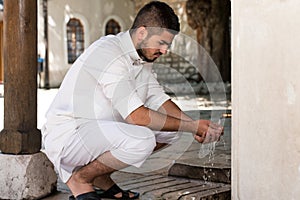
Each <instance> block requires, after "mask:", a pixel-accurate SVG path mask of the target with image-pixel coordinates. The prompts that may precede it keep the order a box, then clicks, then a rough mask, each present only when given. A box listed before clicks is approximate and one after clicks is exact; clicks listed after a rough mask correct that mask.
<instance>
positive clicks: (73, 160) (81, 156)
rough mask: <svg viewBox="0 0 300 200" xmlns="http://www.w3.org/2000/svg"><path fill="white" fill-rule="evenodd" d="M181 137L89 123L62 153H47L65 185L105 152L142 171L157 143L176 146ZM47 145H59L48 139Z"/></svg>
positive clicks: (84, 123) (80, 127)
mask: <svg viewBox="0 0 300 200" xmlns="http://www.w3.org/2000/svg"><path fill="white" fill-rule="evenodd" d="M55 130H58V128H57V127H56V128H55ZM50 134H51V133H50ZM179 137H180V133H178V132H163V131H152V130H150V129H149V128H147V127H143V126H137V125H131V124H127V123H121V122H113V121H97V120H85V121H82V122H80V124H79V125H78V127H77V129H76V131H75V132H74V133H73V134H71V135H70V137H69V138H68V142H67V143H66V144H65V146H64V147H63V148H62V150H61V152H53V148H52V150H51V152H50V151H49V152H48V153H47V148H45V150H44V151H45V153H46V154H47V156H48V157H49V159H50V160H51V161H52V162H53V163H54V165H55V167H56V169H57V171H58V172H59V175H60V177H61V179H62V181H63V182H67V181H68V179H69V178H70V177H71V175H72V173H73V172H74V170H76V169H78V168H81V167H83V166H85V165H87V164H88V163H90V162H91V161H93V160H95V159H97V158H98V157H99V156H100V155H101V154H103V153H105V152H108V151H110V152H111V154H112V155H113V156H114V157H115V158H116V159H117V160H119V161H121V162H123V163H126V164H128V165H133V166H135V167H140V166H141V165H142V164H143V163H144V162H145V160H146V159H147V158H148V157H149V156H150V155H151V153H152V152H153V149H154V147H155V146H156V142H158V143H167V144H172V143H173V142H175V141H177V140H178V139H179ZM44 142H45V143H46V145H45V147H47V143H49V142H55V141H51V139H49V140H47V138H46V139H45V141H44ZM48 146H49V145H48ZM104 164H105V163H104Z"/></svg>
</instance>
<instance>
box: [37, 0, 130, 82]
mask: <svg viewBox="0 0 300 200" xmlns="http://www.w3.org/2000/svg"><path fill="white" fill-rule="evenodd" d="M41 6H42V1H41V0H39V20H38V24H39V50H40V51H41V54H42V55H43V52H44V49H43V45H42V44H43V17H42V16H43V15H42V9H41V8H42V7H41ZM134 14H135V12H134V5H133V2H132V1H131V0H122V1H120V0H88V1H86V0H51V1H48V16H49V17H48V24H49V26H48V34H49V69H50V86H51V87H57V86H59V85H60V83H61V81H62V79H63V77H64V75H65V73H66V72H67V70H68V69H69V68H70V67H71V65H69V64H68V63H67V44H66V23H67V22H68V20H69V19H70V18H72V17H75V18H78V19H80V20H81V22H82V23H83V26H84V31H85V47H88V46H89V45H90V44H91V43H92V42H94V41H95V40H97V39H98V38H99V37H101V36H103V35H104V28H105V23H106V22H107V21H108V20H109V19H110V18H114V19H115V20H117V21H118V22H119V23H120V25H121V28H122V31H124V30H127V29H129V28H130V26H131V23H132V21H133V18H134Z"/></svg>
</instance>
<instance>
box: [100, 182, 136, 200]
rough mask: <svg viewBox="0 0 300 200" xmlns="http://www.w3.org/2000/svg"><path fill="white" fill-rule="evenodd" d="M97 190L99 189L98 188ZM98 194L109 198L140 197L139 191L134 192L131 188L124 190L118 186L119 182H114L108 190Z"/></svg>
mask: <svg viewBox="0 0 300 200" xmlns="http://www.w3.org/2000/svg"><path fill="white" fill-rule="evenodd" d="M96 192H97V190H96ZM98 196H100V197H101V198H109V199H137V198H139V196H140V194H139V193H138V192H132V191H130V190H125V191H124V190H122V189H121V188H119V186H117V184H114V185H113V186H112V187H111V188H109V189H108V190H106V191H104V192H102V191H101V193H100V192H99V193H98Z"/></svg>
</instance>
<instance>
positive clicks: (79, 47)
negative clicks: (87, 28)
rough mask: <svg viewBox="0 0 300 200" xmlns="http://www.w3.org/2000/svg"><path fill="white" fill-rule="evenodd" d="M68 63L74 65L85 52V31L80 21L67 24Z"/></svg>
mask: <svg viewBox="0 0 300 200" xmlns="http://www.w3.org/2000/svg"><path fill="white" fill-rule="evenodd" d="M67 46H68V63H69V64H72V63H74V62H75V60H76V59H77V58H78V57H79V56H80V54H82V52H83V51H84V30H83V26H82V24H81V22H80V20H79V19H76V18H72V19H70V20H69V22H68V23H67Z"/></svg>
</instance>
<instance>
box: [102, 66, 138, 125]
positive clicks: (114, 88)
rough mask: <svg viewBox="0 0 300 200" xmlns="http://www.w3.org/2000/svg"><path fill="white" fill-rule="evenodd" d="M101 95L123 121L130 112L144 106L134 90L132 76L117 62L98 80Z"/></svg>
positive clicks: (125, 67)
mask: <svg viewBox="0 0 300 200" xmlns="http://www.w3.org/2000/svg"><path fill="white" fill-rule="evenodd" d="M99 83H100V85H101V86H102V88H103V93H104V95H105V96H106V98H108V99H109V100H110V101H111V104H112V108H113V110H116V111H118V112H119V114H120V115H121V116H122V117H123V119H125V118H126V117H127V116H128V115H129V114H130V113H131V112H133V111H134V110H135V109H137V108H138V107H140V106H142V105H144V102H143V101H142V100H141V98H140V97H139V96H138V94H137V92H136V89H135V87H134V86H135V79H134V75H133V74H131V73H130V71H129V70H128V68H127V66H126V65H125V64H124V63H122V62H120V61H117V62H116V63H114V64H113V65H112V66H111V67H110V68H108V69H107V70H106V71H105V72H103V76H102V77H101V78H100V79H99Z"/></svg>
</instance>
